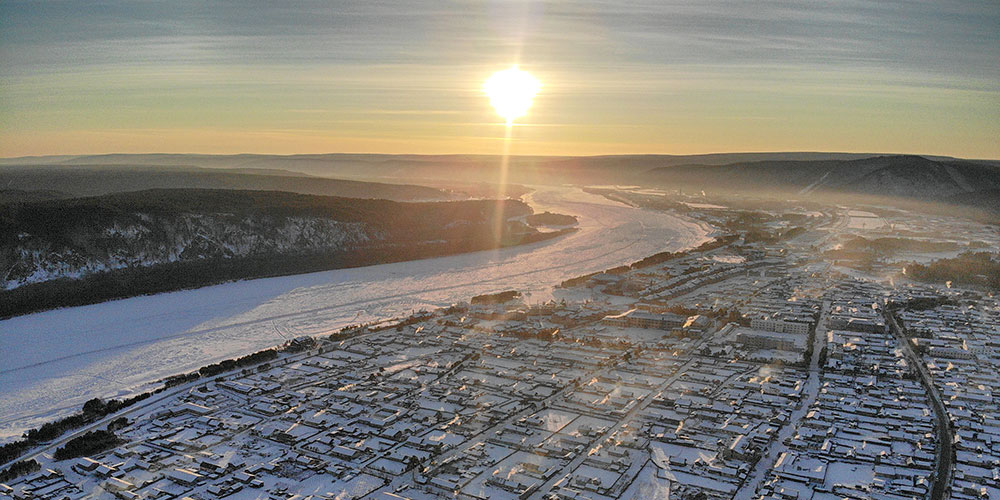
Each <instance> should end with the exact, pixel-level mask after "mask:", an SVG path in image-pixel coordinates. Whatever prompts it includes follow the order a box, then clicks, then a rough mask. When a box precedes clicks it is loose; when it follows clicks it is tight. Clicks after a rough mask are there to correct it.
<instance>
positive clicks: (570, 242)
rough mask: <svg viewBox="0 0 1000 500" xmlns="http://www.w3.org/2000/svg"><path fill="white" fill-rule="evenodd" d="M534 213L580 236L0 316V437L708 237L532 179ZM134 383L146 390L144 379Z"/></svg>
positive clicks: (537, 294) (688, 225) (541, 290)
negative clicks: (227, 363)
mask: <svg viewBox="0 0 1000 500" xmlns="http://www.w3.org/2000/svg"><path fill="white" fill-rule="evenodd" d="M526 201H527V202H528V203H530V204H531V205H532V207H534V209H535V210H536V212H541V211H545V210H548V211H552V212H558V213H566V214H573V215H577V216H578V217H579V218H580V231H578V232H576V233H573V234H571V235H568V236H563V237H560V238H557V239H554V240H550V241H544V242H540V243H536V244H533V245H526V246H522V247H516V248H508V249H502V250H497V251H486V252H476V253H470V254H462V255H455V256H449V257H440V258H435V259H425V260H420V261H413V262H401V263H394V264H385V265H379V266H371V267H365V268H358V269H342V270H336V271H325V272H319V273H311V274H303V275H297V276H286V277H279V278H266V279H259V280H252V281H243V282H237V283H229V284H223V285H217V286H210V287H205V288H201V289H197V290H187V291H180V292H172V293H165V294H160V295H154V296H149V297H136V298H131V299H124V300H118V301H113V302H106V303H103V304H95V305H91V306H83V307H74V308H68V309H60V310H55V311H47V312H42V313H37V314H31V315H28V316H22V317H17V318H12V319H9V320H5V321H0V441H5V440H9V439H11V438H14V437H17V436H18V435H20V433H21V432H22V431H23V430H25V429H27V428H30V427H34V426H37V425H39V424H40V423H42V422H44V421H47V420H50V419H52V418H56V417H59V416H62V415H66V414H68V413H70V412H72V411H75V410H76V409H78V408H79V407H80V406H81V405H82V404H83V402H84V401H86V400H87V399H90V398H92V397H98V396H100V397H116V396H121V395H124V394H128V393H131V392H134V391H137V390H145V389H146V388H148V387H152V385H151V384H152V383H153V382H155V381H156V380H159V379H161V378H163V377H166V376H168V375H172V374H176V373H181V372H185V371H190V370H193V369H196V368H198V367H200V366H203V365H205V364H209V363H212V362H216V361H219V360H221V359H225V358H230V357H234V356H238V355H242V354H246V353H249V352H252V351H255V350H259V349H263V348H267V347H270V346H272V345H275V344H277V343H280V342H283V341H284V340H285V339H286V338H290V337H294V336H297V335H304V334H320V333H324V332H328V331H332V330H336V329H338V328H340V327H342V326H344V325H347V324H352V323H358V322H364V321H370V320H374V319H381V318H385V317H391V316H398V315H403V314H407V313H409V312H410V311H412V310H415V309H420V308H425V307H427V308H430V307H437V306H443V305H448V304H451V303H454V302H458V301H461V300H467V299H468V298H469V297H471V296H473V295H476V294H480V293H487V292H494V291H499V290H505V289H519V290H522V291H529V292H531V293H532V295H531V301H532V302H535V301H540V300H544V299H547V298H548V297H550V296H551V294H552V287H553V286H554V285H556V284H558V283H559V282H561V281H562V280H564V279H566V278H569V277H573V276H577V275H580V274H585V273H588V272H593V271H597V270H601V269H606V268H609V267H614V266H617V265H621V264H623V263H627V262H631V261H634V260H638V259H640V258H642V257H645V256H647V255H650V254H653V253H656V252H660V251H664V250H679V249H682V248H687V247H691V246H695V245H698V244H700V243H701V242H703V241H706V240H708V239H709V236H708V231H707V230H706V228H705V227H703V226H701V225H699V224H697V223H695V222H694V221H691V220H687V219H683V218H681V217H677V216H673V215H669V214H664V213H657V212H651V211H646V210H641V209H635V208H631V207H627V206H625V205H621V204H618V203H614V202H611V201H608V200H606V199H604V198H603V197H600V196H596V195H590V194H587V193H584V192H582V191H581V190H579V189H577V188H571V187H538V188H537V191H535V192H534V193H532V194H531V195H529V196H527V197H526ZM147 386H148V387H147Z"/></svg>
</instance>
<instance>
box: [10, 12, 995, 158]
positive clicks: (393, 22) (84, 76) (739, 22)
mask: <svg viewBox="0 0 1000 500" xmlns="http://www.w3.org/2000/svg"><path fill="white" fill-rule="evenodd" d="M512 64H518V65H519V66H520V68H521V69H523V70H526V71H529V72H531V73H532V74H533V75H535V76H536V77H537V78H538V79H539V80H540V81H541V82H542V85H543V86H542V89H541V92H540V93H539V95H538V96H537V98H536V99H535V103H534V107H533V108H532V109H531V110H530V112H529V113H528V115H527V116H525V117H523V118H521V119H519V120H518V122H517V123H516V125H515V126H514V129H513V131H512V136H513V141H512V143H511V152H512V153H513V154H545V155H596V154H625V153H666V154H696V153H709V152H737V151H847V152H884V153H914V154H940V155H950V156H957V157H965V158H994V159H996V158H1000V2H998V1H996V0H983V1H949V0H932V1H920V0H908V1H899V2H897V1H881V0H880V1H871V0H829V1H807V0H795V1H784V0H778V1H752V2H748V1H745V0H737V1H719V2H715V1H706V0H665V1H659V0H654V1H633V2H612V1H607V0H603V1H567V0H552V1H544V2H543V1H527V2H524V1H502V2H500V1H492V2H490V1H486V2H483V1H455V2H449V1H443V0H413V1H406V2H384V1H379V0H366V1H346V2H337V1H322V2H292V1H287V2H285V1H282V2H274V1H261V2H257V1H253V0H239V1H224V0H217V1H211V2H208V1H185V0H172V1H169V2H159V1H144V0H122V1H118V0H115V1H109V2H104V1H71V2H66V1H50V0H32V1H19V0H3V1H2V2H0V156H2V157H12V156H26V155H50V154H93V153H109V152H126V153H127V152H192V153H272V154H294V153H327V152H357V153H361V152H372V153H426V154H447V153H479V154H491V153H500V152H501V151H502V145H503V141H504V133H505V130H504V120H503V119H501V118H500V117H498V116H496V114H495V113H494V111H493V109H492V108H491V107H490V106H489V99H488V98H487V97H486V96H485V95H484V93H483V82H484V81H485V80H486V79H487V78H488V77H489V76H490V75H491V74H492V73H493V72H495V71H498V70H501V69H504V68H507V67H509V66H511V65H512Z"/></svg>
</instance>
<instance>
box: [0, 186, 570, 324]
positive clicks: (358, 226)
mask: <svg viewBox="0 0 1000 500" xmlns="http://www.w3.org/2000/svg"><path fill="white" fill-rule="evenodd" d="M529 214H531V208H530V207H528V206H527V205H525V204H523V203H521V202H519V201H514V200H506V201H503V202H497V201H491V200H472V201H449V202H427V203H399V202H393V201H388V200H364V199H351V198H338V197H324V196H312V195H302V194H295V193H284V192H274V191H239V190H201V189H172V190H149V191H140V192H130V193H118V194H112V195H104V196H99V197H89V198H74V199H65V200H48V201H36V202H24V203H11V204H6V205H0V272H2V273H3V274H2V275H0V288H2V291H0V317H4V316H10V315H13V314H22V313H25V312H28V311H33V310H38V309H45V308H51V307H58V306H66V305H79V304H85V303H93V302H99V301H102V300H108V299H112V298H120V297H128V296H133V295H140V294H148V293H156V292H162V291H167V290H175V289H180V288H190V287H197V286H203V285H207V284H211V283H218V282H222V281H229V280H236V279H246V278H256V277H263V276H275V275H281V274H295V273H302V272H311V271H317V270H324V269H335V268H342V267H354V266H362V265H370V264H378V263H384V262H393V261H401V260H411V259H418V258H424V257H429V256H436V255H444V254H450V253H458V252H468V251H475V250H483V249H489V248H496V247H498V246H507V245H516V244H520V243H526V242H533V241H539V240H541V239H545V238H548V237H552V236H555V235H557V234H560V233H558V232H550V233H540V232H538V231H536V230H534V229H532V228H529V227H527V226H525V225H524V224H520V223H513V222H511V223H507V224H506V225H504V226H503V231H502V234H501V235H499V236H498V235H495V234H494V227H495V221H496V218H497V217H500V218H501V219H502V220H506V219H509V218H512V217H521V216H525V215H529Z"/></svg>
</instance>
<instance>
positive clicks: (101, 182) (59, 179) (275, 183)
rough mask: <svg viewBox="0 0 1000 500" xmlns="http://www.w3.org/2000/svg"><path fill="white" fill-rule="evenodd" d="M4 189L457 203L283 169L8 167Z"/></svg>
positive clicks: (2, 172)
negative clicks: (241, 192) (229, 192)
mask: <svg viewBox="0 0 1000 500" xmlns="http://www.w3.org/2000/svg"><path fill="white" fill-rule="evenodd" d="M0 186H3V187H4V189H7V190H17V191H22V192H31V191H42V190H48V191H59V192H61V193H63V195H64V196H65V197H76V196H98V195H103V194H110V193H118V192H126V191H139V190H144V189H178V188H184V189H189V188H197V189H249V190H267V191H287V192H292V193H301V194H314V195H322V196H344V197H351V198H378V199H386V200H395V201H424V200H449V199H457V198H459V196H458V195H455V194H453V193H449V192H446V191H442V190H440V189H434V188H430V187H425V186H415V185H408V184H387V183H378V182H361V181H356V180H344V179H331V178H325V177H315V176H310V175H307V174H304V173H302V172H292V171H287V170H280V169H265V168H262V169H244V168H238V167H233V168H228V167H227V168H221V169H213V168H201V167H192V166H177V165H166V166H164V165H109V164H83V165H75V164H73V165H70V164H64V165H49V164H40V165H8V166H2V167H0Z"/></svg>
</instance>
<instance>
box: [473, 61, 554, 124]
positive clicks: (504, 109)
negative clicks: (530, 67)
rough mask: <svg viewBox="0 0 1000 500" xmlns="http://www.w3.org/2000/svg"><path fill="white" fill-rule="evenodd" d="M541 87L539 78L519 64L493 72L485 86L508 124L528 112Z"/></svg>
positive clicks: (491, 100) (491, 99) (494, 104)
mask: <svg viewBox="0 0 1000 500" xmlns="http://www.w3.org/2000/svg"><path fill="white" fill-rule="evenodd" d="M541 88H542V83H541V82H539V81H538V79H537V78H535V77H534V76H531V73H528V72H527V71H521V70H520V69H518V67H517V66H513V67H511V68H508V69H505V70H503V71H497V72H496V73H493V76H491V77H490V78H489V79H488V80H486V84H485V85H484V86H483V89H484V90H485V91H486V95H488V96H490V104H492V105H493V108H494V109H496V110H497V114H499V115H500V116H502V117H503V118H504V119H505V120H507V123H508V124H510V123H513V122H514V120H516V119H518V118H520V117H522V116H524V115H526V114H528V109H530V108H531V104H532V101H534V99H535V94H538V91H539V90H540V89H541Z"/></svg>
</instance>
